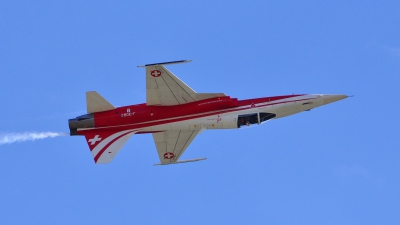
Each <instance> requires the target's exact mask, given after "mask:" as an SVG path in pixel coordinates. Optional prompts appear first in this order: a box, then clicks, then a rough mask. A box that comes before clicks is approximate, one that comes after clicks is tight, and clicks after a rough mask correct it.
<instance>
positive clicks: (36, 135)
mask: <svg viewBox="0 0 400 225" xmlns="http://www.w3.org/2000/svg"><path fill="white" fill-rule="evenodd" d="M67 135H68V133H60V132H24V133H9V134H7V133H6V134H4V133H3V134H1V133H0V145H4V144H12V143H15V142H22V141H35V140H39V139H45V138H54V137H59V136H67Z"/></svg>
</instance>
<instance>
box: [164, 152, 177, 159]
mask: <svg viewBox="0 0 400 225" xmlns="http://www.w3.org/2000/svg"><path fill="white" fill-rule="evenodd" d="M174 156H175V155H174V153H172V152H166V153H165V154H164V158H166V159H172V158H174Z"/></svg>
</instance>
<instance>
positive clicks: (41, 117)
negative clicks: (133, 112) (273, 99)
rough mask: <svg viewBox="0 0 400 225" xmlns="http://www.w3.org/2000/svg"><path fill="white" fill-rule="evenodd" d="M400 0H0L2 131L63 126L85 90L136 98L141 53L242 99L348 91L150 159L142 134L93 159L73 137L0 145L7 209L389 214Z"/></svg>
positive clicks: (393, 210)
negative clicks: (105, 158)
mask: <svg viewBox="0 0 400 225" xmlns="http://www.w3.org/2000/svg"><path fill="white" fill-rule="evenodd" d="M399 11H400V3H399V2H398V1H383V2H382V1H381V2H378V1H334V2H327V1H258V2H257V1H254V2H251V1H250V2H249V1H218V2H215V1H173V2H165V1H145V2H144V1H143V2H139V1H131V2H127V1H113V2H104V1H84V2H82V1H57V2H50V1H49V2H46V1H1V2H0V29H1V32H0V76H1V82H0V93H1V95H0V107H1V108H0V115H1V118H2V119H0V133H3V134H6V133H10V132H14V133H17V132H28V131H37V132H42V131H54V132H67V131H68V125H67V120H68V119H70V118H73V117H75V116H78V115H81V114H84V113H85V110H86V105H85V92H86V91H91V90H96V91H98V92H99V93H100V94H102V95H103V96H104V97H105V98H106V99H107V100H109V101H110V102H111V103H112V104H114V105H116V106H122V105H129V104H136V103H142V102H144V101H145V78H144V69H140V68H137V67H136V66H137V65H142V64H146V63H155V62H163V61H172V60H180V59H192V60H193V62H191V63H189V64H183V65H172V66H169V67H168V68H169V69H170V70H171V71H172V72H174V73H175V74H176V75H177V76H178V77H180V78H181V79H182V80H183V81H184V82H186V83H187V84H188V85H189V86H191V87H192V88H193V89H194V90H196V91H198V92H224V93H226V94H227V95H230V96H232V97H237V98H239V99H246V98H255V97H262V96H273V95H281V94H292V93H310V94H311V93H327V94H348V95H355V97H354V98H348V99H346V100H343V101H340V102H337V103H333V104H331V105H327V106H324V107H321V108H317V109H314V110H311V111H310V112H304V113H300V114H297V115H294V116H292V117H287V118H283V119H279V120H274V121H271V122H268V123H266V124H264V125H262V126H259V127H255V128H252V129H243V130H226V131H206V132H204V133H202V134H201V135H199V136H198V137H196V139H195V140H194V141H193V142H192V144H191V146H190V147H189V148H188V149H187V151H186V152H185V154H184V155H183V157H182V159H189V158H195V157H207V158H208V159H207V160H206V161H201V162H196V163H189V164H181V165H173V166H163V167H154V166H152V165H153V164H154V163H157V162H158V156H157V153H156V149H155V145H154V143H153V140H152V137H151V135H137V136H133V137H132V138H131V139H130V141H129V142H128V143H127V144H126V145H125V147H124V148H123V149H122V150H121V152H120V153H119V154H118V155H117V157H116V158H115V159H114V161H113V162H112V163H111V164H107V165H95V164H94V163H93V159H92V156H91V154H90V152H89V149H88V147H87V145H86V143H85V139H84V138H83V137H69V136H67V137H58V138H53V139H45V140H39V141H35V142H20V143H14V144H5V145H0V153H1V155H2V160H1V161H2V162H1V163H0V202H1V204H0V220H1V223H2V224H189V223H190V224H399V223H400V213H399V212H400V192H399V190H400V172H399V171H400V166H399V163H398V162H399V160H400V153H399V144H400V143H399V140H400V139H399V125H400V121H399V117H398V115H397V114H398V111H399V107H398V102H399V101H398V99H397V96H399V94H400V89H399V81H400V78H399V74H400V29H399V24H400V14H399Z"/></svg>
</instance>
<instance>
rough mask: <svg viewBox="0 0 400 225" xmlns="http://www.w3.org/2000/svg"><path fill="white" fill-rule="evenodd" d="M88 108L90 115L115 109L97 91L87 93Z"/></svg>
mask: <svg viewBox="0 0 400 225" xmlns="http://www.w3.org/2000/svg"><path fill="white" fill-rule="evenodd" d="M86 107H87V112H88V113H95V112H103V111H108V110H112V109H115V107H114V106H113V105H111V104H110V103H109V102H108V101H107V100H106V99H104V98H103V96H101V95H100V94H99V93H97V92H96V91H89V92H86Z"/></svg>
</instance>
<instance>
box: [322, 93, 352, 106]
mask: <svg viewBox="0 0 400 225" xmlns="http://www.w3.org/2000/svg"><path fill="white" fill-rule="evenodd" d="M321 96H322V99H323V100H324V105H326V104H329V103H332V102H336V101H339V100H342V99H345V98H347V97H348V96H347V95H321Z"/></svg>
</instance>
